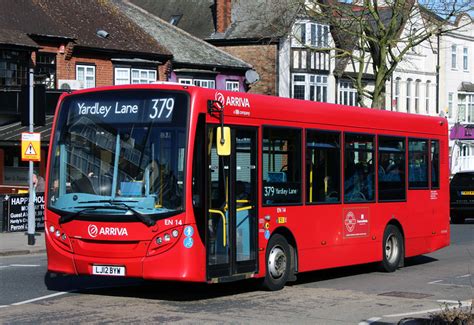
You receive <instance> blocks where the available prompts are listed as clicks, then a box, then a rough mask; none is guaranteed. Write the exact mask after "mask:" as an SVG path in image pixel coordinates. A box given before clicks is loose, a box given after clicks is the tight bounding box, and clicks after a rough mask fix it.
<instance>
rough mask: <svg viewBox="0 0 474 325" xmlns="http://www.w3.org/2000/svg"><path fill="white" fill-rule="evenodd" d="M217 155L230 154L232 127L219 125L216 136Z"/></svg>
mask: <svg viewBox="0 0 474 325" xmlns="http://www.w3.org/2000/svg"><path fill="white" fill-rule="evenodd" d="M216 142H217V143H216V147H217V155H219V156H230V150H231V145H230V127H228V126H224V127H218V128H217V136H216Z"/></svg>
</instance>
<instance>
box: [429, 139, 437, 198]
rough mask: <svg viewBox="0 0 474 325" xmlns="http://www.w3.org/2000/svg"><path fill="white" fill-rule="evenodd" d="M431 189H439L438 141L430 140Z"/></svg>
mask: <svg viewBox="0 0 474 325" xmlns="http://www.w3.org/2000/svg"><path fill="white" fill-rule="evenodd" d="M431 189H439V141H438V140H431Z"/></svg>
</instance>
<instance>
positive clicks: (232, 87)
mask: <svg viewBox="0 0 474 325" xmlns="http://www.w3.org/2000/svg"><path fill="white" fill-rule="evenodd" d="M225 90H229V91H239V90H240V84H239V82H238V81H235V80H226V81H225Z"/></svg>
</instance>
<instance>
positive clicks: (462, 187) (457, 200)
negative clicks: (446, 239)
mask: <svg viewBox="0 0 474 325" xmlns="http://www.w3.org/2000/svg"><path fill="white" fill-rule="evenodd" d="M450 192H451V222H452V223H464V221H465V220H466V218H474V171H463V172H459V173H457V174H455V175H454V177H453V179H452V180H451V183H450Z"/></svg>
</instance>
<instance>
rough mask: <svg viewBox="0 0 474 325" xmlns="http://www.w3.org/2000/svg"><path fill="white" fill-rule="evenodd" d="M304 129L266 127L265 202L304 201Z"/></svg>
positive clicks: (264, 143) (264, 161)
mask: <svg viewBox="0 0 474 325" xmlns="http://www.w3.org/2000/svg"><path fill="white" fill-rule="evenodd" d="M301 169H302V167H301V130H297V129H287V128H269V127H267V128H264V129H263V203H264V204H266V205H272V204H286V203H300V202H301Z"/></svg>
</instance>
